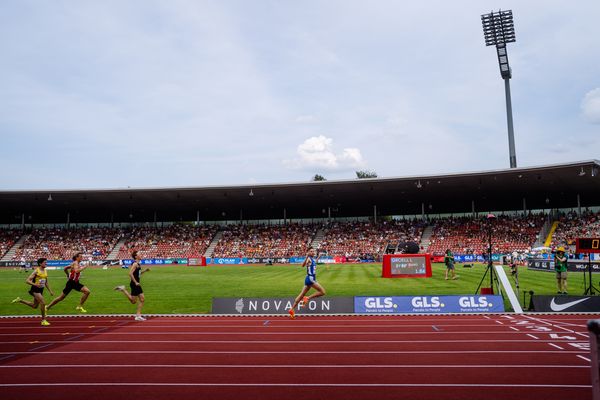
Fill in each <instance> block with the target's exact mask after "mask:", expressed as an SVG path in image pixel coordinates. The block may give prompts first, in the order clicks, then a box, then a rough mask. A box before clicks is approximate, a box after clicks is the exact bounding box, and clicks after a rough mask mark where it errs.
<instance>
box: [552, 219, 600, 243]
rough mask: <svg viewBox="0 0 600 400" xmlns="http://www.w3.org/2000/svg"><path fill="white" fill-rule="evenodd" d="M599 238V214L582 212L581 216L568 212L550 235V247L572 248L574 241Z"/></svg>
mask: <svg viewBox="0 0 600 400" xmlns="http://www.w3.org/2000/svg"><path fill="white" fill-rule="evenodd" d="M584 237H600V213H593V212H584V213H583V214H582V215H581V216H579V215H577V213H575V212H570V213H568V214H566V215H565V216H563V217H561V218H560V220H559V224H558V227H557V228H556V231H554V234H553V235H552V247H558V246H574V245H575V239H577V238H584Z"/></svg>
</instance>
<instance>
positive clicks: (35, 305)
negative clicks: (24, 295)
mask: <svg viewBox="0 0 600 400" xmlns="http://www.w3.org/2000/svg"><path fill="white" fill-rule="evenodd" d="M17 303H21V304H25V305H26V306H29V307H31V308H37V306H38V304H39V302H38V300H37V299H36V298H35V295H34V296H33V301H27V300H23V299H19V301H17Z"/></svg>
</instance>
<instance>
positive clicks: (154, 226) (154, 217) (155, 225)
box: [154, 211, 156, 227]
mask: <svg viewBox="0 0 600 400" xmlns="http://www.w3.org/2000/svg"><path fill="white" fill-rule="evenodd" d="M154 227H156V211H154Z"/></svg>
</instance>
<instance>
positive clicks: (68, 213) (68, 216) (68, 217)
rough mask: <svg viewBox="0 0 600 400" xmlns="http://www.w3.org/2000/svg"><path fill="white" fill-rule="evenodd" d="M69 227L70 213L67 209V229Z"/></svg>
mask: <svg viewBox="0 0 600 400" xmlns="http://www.w3.org/2000/svg"><path fill="white" fill-rule="evenodd" d="M70 227H71V213H70V212H68V211H67V229H69V228H70Z"/></svg>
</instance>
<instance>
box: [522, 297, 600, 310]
mask: <svg viewBox="0 0 600 400" xmlns="http://www.w3.org/2000/svg"><path fill="white" fill-rule="evenodd" d="M533 308H534V310H535V311H536V312H598V311H600V297H599V296H560V295H559V296H535V295H534V296H533Z"/></svg>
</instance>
